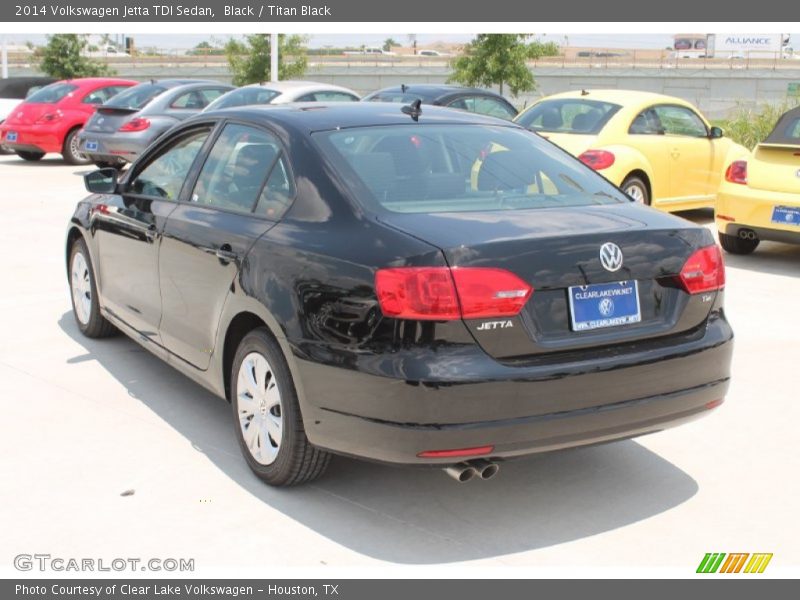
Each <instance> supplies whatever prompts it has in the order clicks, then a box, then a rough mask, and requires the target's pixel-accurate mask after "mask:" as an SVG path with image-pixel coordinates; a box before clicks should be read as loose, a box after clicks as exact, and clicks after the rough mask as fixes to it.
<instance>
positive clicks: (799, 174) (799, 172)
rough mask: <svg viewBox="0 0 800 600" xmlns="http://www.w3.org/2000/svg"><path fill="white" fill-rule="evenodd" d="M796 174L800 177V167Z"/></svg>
mask: <svg viewBox="0 0 800 600" xmlns="http://www.w3.org/2000/svg"><path fill="white" fill-rule="evenodd" d="M794 175H795V177H800V169H797V172H796V173H795V174H794Z"/></svg>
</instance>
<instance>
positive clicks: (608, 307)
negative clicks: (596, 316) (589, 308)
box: [598, 298, 614, 317]
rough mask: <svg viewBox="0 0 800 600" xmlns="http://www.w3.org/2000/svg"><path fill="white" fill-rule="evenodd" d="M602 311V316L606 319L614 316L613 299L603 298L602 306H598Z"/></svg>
mask: <svg viewBox="0 0 800 600" xmlns="http://www.w3.org/2000/svg"><path fill="white" fill-rule="evenodd" d="M598 308H599V309H600V314H601V315H603V316H604V317H610V316H611V315H613V314H614V301H613V300H611V298H603V299H602V300H600V305H599V306H598Z"/></svg>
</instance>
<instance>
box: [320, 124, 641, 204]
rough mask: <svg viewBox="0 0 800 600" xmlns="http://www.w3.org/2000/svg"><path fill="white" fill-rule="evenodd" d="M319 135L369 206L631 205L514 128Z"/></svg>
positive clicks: (566, 157)
mask: <svg viewBox="0 0 800 600" xmlns="http://www.w3.org/2000/svg"><path fill="white" fill-rule="evenodd" d="M314 136H315V137H316V138H318V139H319V140H320V146H321V147H322V149H323V152H325V153H326V154H327V155H329V156H330V157H331V160H332V161H333V162H334V163H336V164H338V165H339V166H340V170H341V171H343V172H350V173H352V174H353V175H354V176H355V179H353V178H352V176H349V177H348V181H350V182H351V184H352V185H355V188H354V192H353V196H354V197H355V198H357V199H359V200H362V201H363V203H364V205H365V206H367V207H377V208H380V209H385V210H390V211H393V212H409V213H436V212H450V211H493V210H516V209H520V210H521V209H533V208H547V207H555V206H559V207H561V206H585V205H594V204H608V203H616V202H626V201H628V200H627V199H626V197H625V196H624V195H622V194H621V193H620V192H619V190H617V189H616V188H615V187H614V186H612V185H611V184H609V183H608V182H607V181H605V180H604V179H603V178H602V177H599V176H598V175H597V174H596V173H595V172H594V171H592V170H591V169H589V168H588V167H586V166H585V165H583V164H582V163H580V162H579V161H577V160H576V159H575V158H573V157H571V156H569V155H567V154H566V153H563V152H559V151H556V150H554V149H553V148H552V146H551V145H550V144H549V143H548V142H546V141H545V140H542V139H541V138H540V137H539V136H536V135H534V134H532V133H530V132H529V131H526V130H524V129H519V128H516V127H504V126H483V125H472V124H470V125H455V124H453V125H423V124H421V123H420V124H415V125H402V126H393V127H363V128H352V129H348V130H342V131H329V132H319V133H315V134H314ZM355 182H359V183H360V184H361V186H363V188H365V189H366V190H367V191H368V195H365V194H364V193H360V192H359V191H358V189H359V186H358V184H355Z"/></svg>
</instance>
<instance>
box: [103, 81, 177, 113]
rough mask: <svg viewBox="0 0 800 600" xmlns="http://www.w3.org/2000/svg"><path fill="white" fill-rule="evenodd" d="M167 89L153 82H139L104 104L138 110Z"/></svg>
mask: <svg viewBox="0 0 800 600" xmlns="http://www.w3.org/2000/svg"><path fill="white" fill-rule="evenodd" d="M165 91H167V88H165V87H164V86H161V85H156V84H153V83H140V84H139V85H135V86H133V87H132V88H128V89H127V90H125V91H124V92H120V93H119V94H117V95H116V96H114V97H113V98H111V100H109V101H108V102H107V103H106V104H105V105H106V106H108V107H110V108H130V109H136V110H139V109H141V108H144V107H145V106H147V104H148V103H149V102H150V101H151V100H152V99H153V98H155V97H156V96H158V95H159V94H162V93H163V92H165Z"/></svg>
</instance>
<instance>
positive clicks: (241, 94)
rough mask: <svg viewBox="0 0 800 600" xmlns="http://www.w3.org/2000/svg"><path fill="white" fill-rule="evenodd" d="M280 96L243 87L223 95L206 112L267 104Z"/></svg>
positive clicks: (272, 92)
mask: <svg viewBox="0 0 800 600" xmlns="http://www.w3.org/2000/svg"><path fill="white" fill-rule="evenodd" d="M277 96H280V93H279V92H276V91H275V90H268V89H265V88H262V87H259V86H253V87H243V88H239V89H236V90H233V91H231V92H228V93H227V94H223V95H222V96H220V97H219V98H218V99H217V100H215V101H214V102H213V103H211V104H210V105H209V107H208V110H217V109H220V108H231V107H232V106H246V105H248V104H269V103H270V102H271V101H272V99H273V98H275V97H277Z"/></svg>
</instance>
